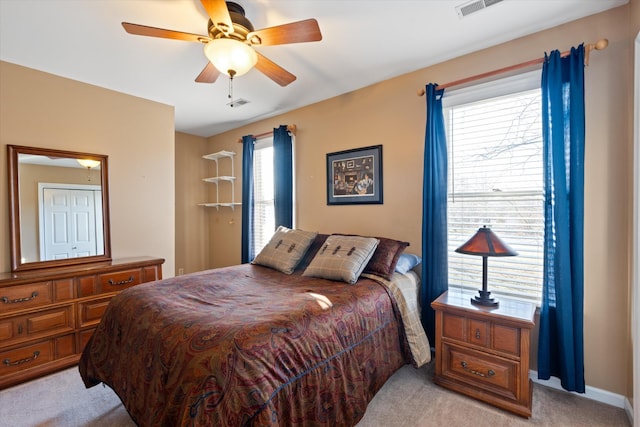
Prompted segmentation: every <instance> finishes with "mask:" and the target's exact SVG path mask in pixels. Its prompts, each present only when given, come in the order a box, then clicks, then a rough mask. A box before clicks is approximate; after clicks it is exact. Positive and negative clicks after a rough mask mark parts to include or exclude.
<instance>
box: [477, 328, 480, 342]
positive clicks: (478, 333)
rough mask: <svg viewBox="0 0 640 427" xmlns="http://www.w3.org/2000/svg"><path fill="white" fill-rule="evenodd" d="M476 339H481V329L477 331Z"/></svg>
mask: <svg viewBox="0 0 640 427" xmlns="http://www.w3.org/2000/svg"><path fill="white" fill-rule="evenodd" d="M476 339H477V340H479V339H480V329H476Z"/></svg>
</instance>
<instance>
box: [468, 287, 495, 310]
mask: <svg viewBox="0 0 640 427" xmlns="http://www.w3.org/2000/svg"><path fill="white" fill-rule="evenodd" d="M478 293H479V294H480V296H475V297H473V298H471V304H475V305H481V306H484V307H498V305H499V304H500V303H499V302H498V301H496V300H494V299H493V298H491V297H490V295H491V292H489V291H482V290H480V291H478Z"/></svg>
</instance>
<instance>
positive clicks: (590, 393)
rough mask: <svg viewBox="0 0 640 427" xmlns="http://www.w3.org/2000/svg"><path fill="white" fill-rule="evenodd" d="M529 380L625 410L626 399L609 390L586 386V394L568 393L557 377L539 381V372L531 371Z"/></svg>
mask: <svg viewBox="0 0 640 427" xmlns="http://www.w3.org/2000/svg"><path fill="white" fill-rule="evenodd" d="M529 378H531V379H532V380H533V382H535V383H538V384H541V385H544V386H547V387H551V388H555V389H557V390H561V391H564V392H566V393H573V394H575V395H577V396H582V397H586V398H587V399H591V400H596V401H598V402H602V403H606V404H607V405H612V406H615V407H617V408H623V409H625V400H626V398H625V397H624V396H623V395H621V394H616V393H612V392H610V391H607V390H602V389H600V388H596V387H591V386H586V387H585V392H584V393H575V392H572V391H566V390H565V389H563V388H562V385H561V384H560V379H559V378H556V377H551V378H550V379H548V380H541V379H538V371H529Z"/></svg>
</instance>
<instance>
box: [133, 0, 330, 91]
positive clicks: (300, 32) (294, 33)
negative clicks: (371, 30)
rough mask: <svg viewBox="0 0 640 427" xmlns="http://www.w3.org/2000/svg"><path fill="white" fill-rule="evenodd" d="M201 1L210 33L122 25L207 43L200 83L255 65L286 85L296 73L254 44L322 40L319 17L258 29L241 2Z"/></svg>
mask: <svg viewBox="0 0 640 427" xmlns="http://www.w3.org/2000/svg"><path fill="white" fill-rule="evenodd" d="M200 1H201V3H202V6H204V8H205V10H206V11H207V14H208V15H209V18H210V19H209V23H208V26H207V28H208V33H209V35H208V36H204V35H199V34H191V33H184V32H181V31H174V30H166V29H163V28H156V27H148V26H146V25H138V24H131V23H129V22H123V23H122V26H123V27H124V29H125V30H126V31H127V32H128V33H129V34H135V35H140V36H150V37H160V38H165V39H173V40H183V41H189V42H197V43H203V44H204V51H205V55H206V56H207V58H208V59H209V62H208V63H207V65H206V66H205V67H204V69H203V70H202V71H201V72H200V74H199V75H198V77H196V79H195V81H196V82H199V83H213V82H215V81H216V79H217V78H218V76H219V75H220V74H221V73H223V74H226V75H228V76H229V77H230V78H231V79H233V77H235V76H240V75H242V74H244V73H246V72H247V71H249V70H250V69H251V68H253V67H254V66H255V67H256V68H257V69H258V70H259V71H261V72H262V73H263V74H265V75H266V76H267V77H269V78H270V79H271V80H273V81H274V82H276V83H278V84H279V85H280V86H286V85H288V84H289V83H291V82H293V81H294V80H295V79H296V76H294V75H293V74H291V73H290V72H288V71H287V70H285V69H284V68H282V67H281V66H279V65H278V64H276V63H274V62H273V61H271V60H269V59H268V58H266V57H265V56H264V55H262V54H261V53H259V52H257V51H256V50H255V49H254V48H253V46H272V45H281V44H289V43H301V42H312V41H319V40H322V34H321V33H320V27H319V26H318V21H316V20H315V19H306V20H303V21H296V22H291V23H289V24H283V25H277V26H275V27H269V28H264V29H261V30H254V28H253V25H252V24H251V22H250V21H249V20H248V19H247V18H246V17H245V13H244V9H243V8H242V6H240V5H239V4H237V3H234V2H230V1H229V2H225V1H224V0H200Z"/></svg>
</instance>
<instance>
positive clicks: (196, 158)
mask: <svg viewBox="0 0 640 427" xmlns="http://www.w3.org/2000/svg"><path fill="white" fill-rule="evenodd" d="M206 149H207V145H206V139H205V138H202V137H199V136H194V135H188V134H185V133H180V132H176V274H179V273H180V269H182V270H183V271H182V272H183V273H184V274H186V273H193V272H195V271H202V270H206V269H208V268H211V267H210V265H211V256H210V255H209V252H210V248H209V239H208V236H209V224H208V221H209V219H210V217H209V216H208V214H209V211H208V208H205V207H202V206H198V204H199V203H204V202H206V201H207V198H208V193H207V190H208V188H207V187H206V186H205V185H204V183H203V182H202V178H204V177H205V176H209V170H208V167H209V166H210V165H209V164H208V163H207V162H206V161H205V160H203V159H202V156H203V155H205V154H208V153H207V152H206Z"/></svg>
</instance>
